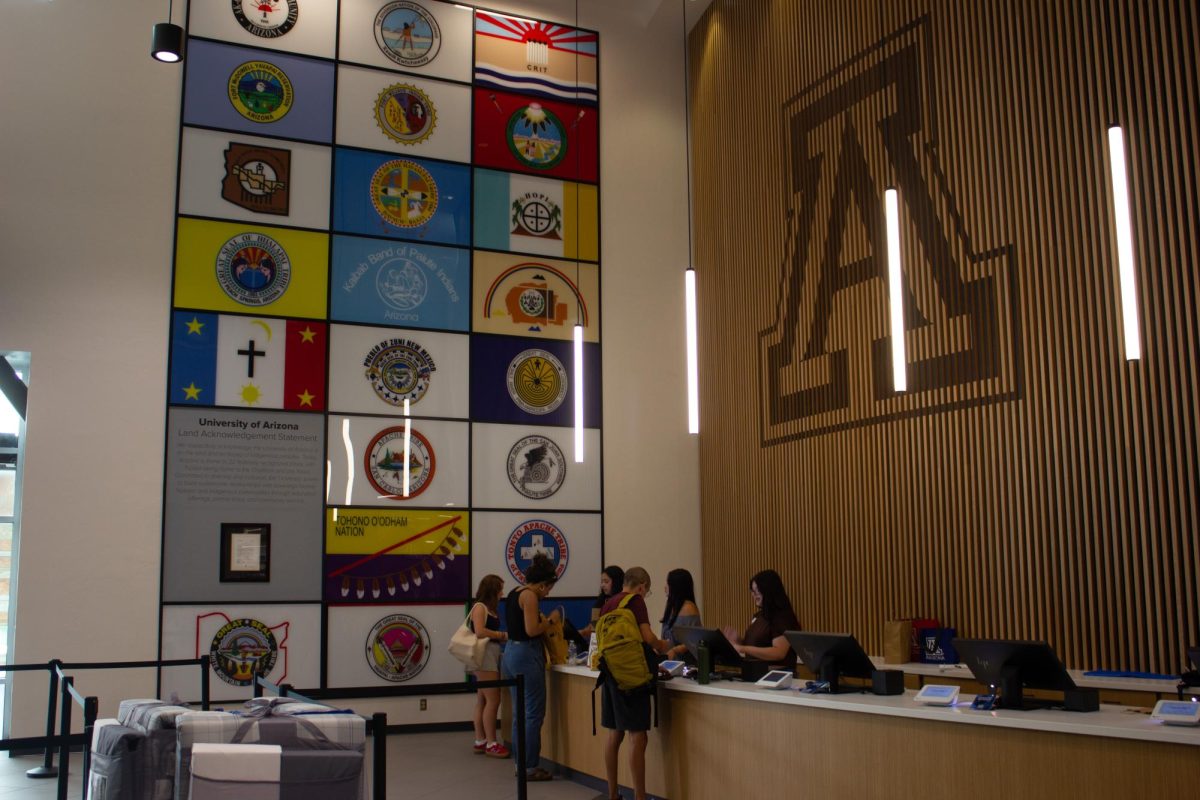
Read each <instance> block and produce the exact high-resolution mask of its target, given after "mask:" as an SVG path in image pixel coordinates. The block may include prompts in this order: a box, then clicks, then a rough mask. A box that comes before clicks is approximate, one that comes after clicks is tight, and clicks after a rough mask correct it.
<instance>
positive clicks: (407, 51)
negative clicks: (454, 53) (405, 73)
mask: <svg viewBox="0 0 1200 800" xmlns="http://www.w3.org/2000/svg"><path fill="white" fill-rule="evenodd" d="M375 42H376V44H378V45H379V49H380V50H382V51H383V54H384V55H385V56H387V57H388V58H390V59H391V60H392V61H395V62H396V63H397V64H399V65H400V66H402V67H420V66H424V65H425V64H428V63H429V62H430V61H433V59H435V58H437V54H438V50H439V49H440V48H441V46H442V32H441V30H440V29H439V28H438V24H437V20H435V19H434V18H433V16H432V15H431V14H430V13H429V12H428V11H426V10H425V9H423V8H421V6H419V5H417V4H416V3H409V2H404V1H403V0H400V1H399V2H394V3H388V4H387V5H386V6H384V7H383V8H381V9H379V13H378V14H376V15H375Z"/></svg>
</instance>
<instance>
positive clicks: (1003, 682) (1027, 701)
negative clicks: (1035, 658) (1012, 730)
mask: <svg viewBox="0 0 1200 800" xmlns="http://www.w3.org/2000/svg"><path fill="white" fill-rule="evenodd" d="M997 688H998V689H999V691H1000V701H999V702H998V703H996V707H997V708H1004V709H1009V710H1011V711H1036V710H1038V709H1040V708H1051V707H1053V706H1054V703H1053V702H1052V701H1050V700H1039V699H1036V698H1032V697H1025V696H1024V691H1023V690H1022V687H1021V670H1020V669H1016V668H1014V669H1007V668H1006V669H1005V670H1004V674H1003V676H1001V678H1000V686H999V687H997Z"/></svg>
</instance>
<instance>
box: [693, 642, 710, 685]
mask: <svg viewBox="0 0 1200 800" xmlns="http://www.w3.org/2000/svg"><path fill="white" fill-rule="evenodd" d="M696 662H697V665H696V668H697V670H699V672H700V675H699V677H698V678H697V679H696V680H698V681H699V682H700V683H702V684H707V683H708V678H709V673H711V672H712V656H711V655H710V654H709V652H708V643H707V642H700V644H699V646H697V647H696Z"/></svg>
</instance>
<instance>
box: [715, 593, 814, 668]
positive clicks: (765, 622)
mask: <svg viewBox="0 0 1200 800" xmlns="http://www.w3.org/2000/svg"><path fill="white" fill-rule="evenodd" d="M750 598H751V599H752V600H753V601H754V605H755V606H756V607H757V608H758V611H756V612H755V614H754V616H753V617H751V619H750V625H749V627H747V628H746V632H745V633H744V634H742V635H740V636H739V635H738V632H737V631H736V630H735V629H734V628H733V627H730V626H726V627H724V628H722V629H721V630H722V632H723V633H724V634H725V638H727V639H728V640H729V641H730V643H731V644H732V645H733V646H734V649H735V650H737V652H738V655H741V656H750V657H752V658H757V659H759V660H761V661H766V662H769V663H771V664H778V665H780V666H782V667H784V668H786V669H795V667H796V653H795V652H794V651H793V650H792V647H791V645H790V644H788V640H787V637H785V636H784V635H783V632H784V631H798V630H800V622H799V620H797V619H796V612H795V611H794V610H793V609H792V601H791V600H789V599H788V595H787V590H786V589H784V588H783V580H782V579H781V578H780V577H779V573H778V572H776V571H775V570H773V569H764V570H763V571H762V572H759V573H758V574H757V575H755V576H754V577H753V578H751V579H750Z"/></svg>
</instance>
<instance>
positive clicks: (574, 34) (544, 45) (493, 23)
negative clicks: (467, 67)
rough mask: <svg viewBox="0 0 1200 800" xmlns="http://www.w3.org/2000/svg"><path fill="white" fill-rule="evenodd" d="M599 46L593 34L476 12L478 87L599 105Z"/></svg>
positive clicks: (476, 75)
mask: <svg viewBox="0 0 1200 800" xmlns="http://www.w3.org/2000/svg"><path fill="white" fill-rule="evenodd" d="M596 45H597V39H596V34H595V33H592V32H591V31H583V30H576V29H575V28H568V27H567V26H565V25H558V24H556V23H553V22H535V21H533V20H527V19H519V18H517V17H509V16H505V15H504V14H490V13H488V12H485V11H478V12H476V14H475V83H476V84H477V85H479V86H487V87H490V88H493V89H502V90H505V91H510V92H520V93H521V94H530V95H534V96H535V97H546V98H550V99H555V100H569V101H571V102H577V103H587V104H591V105H595V104H596Z"/></svg>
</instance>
